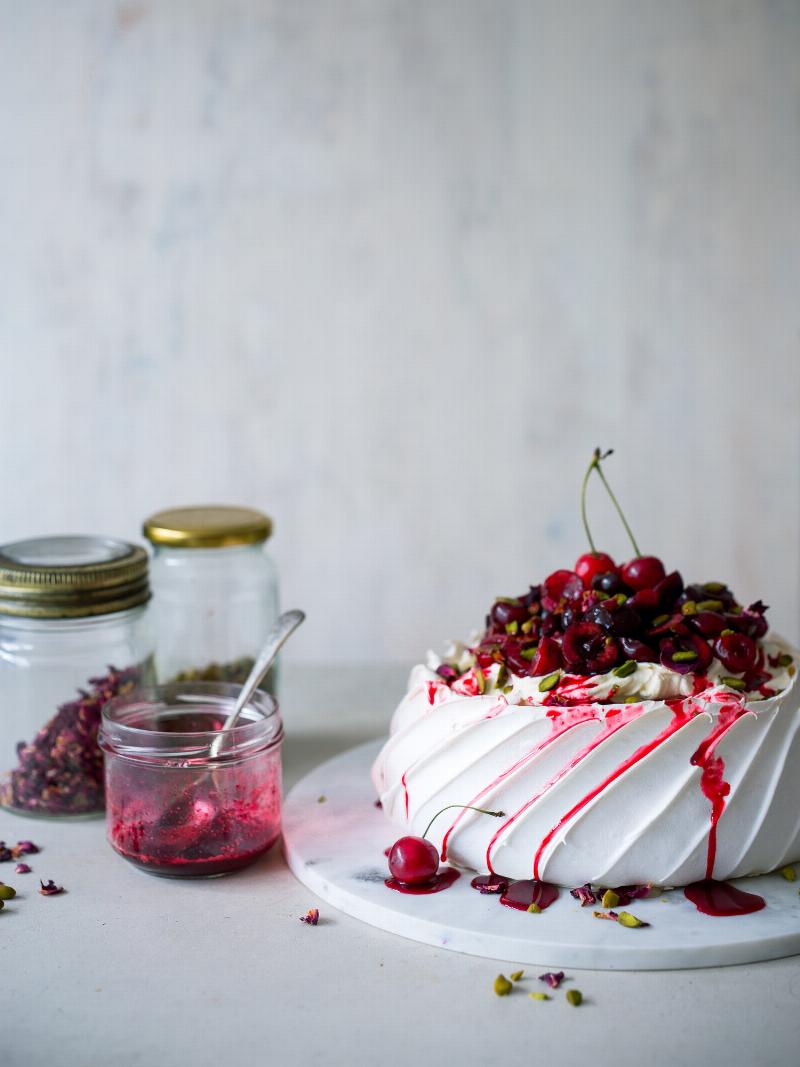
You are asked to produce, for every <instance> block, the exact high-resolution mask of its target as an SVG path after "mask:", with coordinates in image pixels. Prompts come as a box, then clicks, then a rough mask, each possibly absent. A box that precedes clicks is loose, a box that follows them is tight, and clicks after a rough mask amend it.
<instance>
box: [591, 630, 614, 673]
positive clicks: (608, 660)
mask: <svg viewBox="0 0 800 1067" xmlns="http://www.w3.org/2000/svg"><path fill="white" fill-rule="evenodd" d="M618 660H619V645H618V644H617V642H616V640H615V639H614V638H613V637H606V638H605V640H604V641H603V644H602V647H601V648H600V649H599V650H598V651H596V652H594V653H593V654H592V655H591V656H589V658H588V659H587V660H586V666H587V667H588V669H589V671H590V672H591V673H592V674H605V673H606V672H607V671H610V670H611V668H612V667H616V665H617V661H618Z"/></svg>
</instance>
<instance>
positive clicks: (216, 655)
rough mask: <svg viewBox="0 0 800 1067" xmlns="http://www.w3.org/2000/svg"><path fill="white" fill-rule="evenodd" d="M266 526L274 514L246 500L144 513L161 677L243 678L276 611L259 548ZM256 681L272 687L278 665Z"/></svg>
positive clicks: (267, 562) (273, 582)
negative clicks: (244, 503) (245, 504)
mask: <svg viewBox="0 0 800 1067" xmlns="http://www.w3.org/2000/svg"><path fill="white" fill-rule="evenodd" d="M271 532H272V520H271V519H270V518H269V517H268V516H266V515H263V514H262V513H261V512H259V511H252V510H250V509H248V508H236V507H224V506H218V507H217V506H214V507H192V508H173V509H171V510H168V511H161V512H158V513H157V514H155V515H151V517H150V518H149V519H147V520H146V522H145V523H144V535H145V537H147V538H148V540H149V541H150V542H151V544H152V545H153V560H152V564H151V581H152V584H153V594H154V600H153V615H154V625H155V631H156V649H157V652H156V673H157V675H158V680H159V682H162V683H165V684H166V683H169V682H174V681H195V680H196V681H210V682H214V681H220V682H238V683H242V682H244V680H245V679H246V677H247V675H248V674H249V673H250V669H251V667H252V666H253V663H254V661H255V658H256V656H257V655H258V653H259V652H260V651H261V648H262V646H263V644H264V641H265V640H266V637H267V634H268V633H269V631H270V629H271V628H272V625H273V624H274V622H275V620H276V619H277V617H278V614H279V607H278V575H277V570H276V568H275V565H274V563H273V562H272V559H271V558H270V556H269V555H268V554H267V552H266V551H265V549H264V542H265V541H266V540H267V538H268V537H269V536H270V534H271ZM261 688H262V689H265V690H266V691H267V692H271V693H275V692H276V690H277V673H276V667H273V668H272V669H271V670H270V672H269V673H268V674H267V676H266V678H265V680H264V682H263V683H262V686H261Z"/></svg>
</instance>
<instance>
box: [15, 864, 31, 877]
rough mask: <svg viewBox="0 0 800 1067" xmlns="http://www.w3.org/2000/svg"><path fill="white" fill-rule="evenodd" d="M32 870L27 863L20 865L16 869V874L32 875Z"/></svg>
mask: <svg viewBox="0 0 800 1067" xmlns="http://www.w3.org/2000/svg"><path fill="white" fill-rule="evenodd" d="M31 869H32V868H30V867H29V866H28V864H27V863H18V864H17V865H16V867H15V868H14V874H30V873H31Z"/></svg>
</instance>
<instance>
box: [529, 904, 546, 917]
mask: <svg viewBox="0 0 800 1067" xmlns="http://www.w3.org/2000/svg"><path fill="white" fill-rule="evenodd" d="M526 911H527V912H528V914H529V915H541V913H542V909H541V908H540V907H539V905H538V904H529V905H528V907H527V908H526Z"/></svg>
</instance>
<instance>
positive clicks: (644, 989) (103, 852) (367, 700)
mask: <svg viewBox="0 0 800 1067" xmlns="http://www.w3.org/2000/svg"><path fill="white" fill-rule="evenodd" d="M404 679H405V671H404V670H403V669H402V668H398V667H394V666H392V667H376V666H371V667H365V668H358V667H346V668H334V667H321V666H320V667H316V666H315V667H294V668H292V667H287V668H286V669H285V671H284V682H283V691H282V706H283V713H284V718H285V722H286V728H287V737H286V744H285V750H284V776H285V784H286V788H287V789H288V788H291V786H292V784H293V783H294V782H295V781H297V780H298V778H300V777H301V776H302V775H303V774H304V773H306V772H307V771H308V770H310V769H311V768H312V767H313V766H315V765H316V764H317V763H319V762H320V761H322V760H323V759H327V758H329V757H330V756H333V755H335V754H336V753H337V752H340V751H343V750H344V749H346V748H349V747H351V746H352V745H355V744H358V743H360V742H362V741H365V740H367V739H369V738H371V737H377V736H380V735H381V734H382V733H383V732H385V730H386V725H387V722H388V718H389V715H390V713H391V709H392V707H393V706H394V703H395V702H396V700H397V698H398V697H399V695H400V693H401V692H402V689H403V684H404ZM28 837H29V838H32V839H33V840H35V841H37V842H40V843H41V844H42V846H43V851H42V853H41V854H40V855H37V856H34V857H33V858H32V860H31V864H32V866H33V867H34V873H33V874H29V875H20V876H17V875H14V874H13V866H11V865H5V864H4V865H2V867H0V879H2V880H3V881H6V882H9V883H12V884H15V885H16V887H17V889H18V891H19V896H18V897H17V899H16V900H15V901H14V902H13V904H12V905H8V906H7V907H6V909H5V910H4V911H3V913H2V915H0V952H1V953H2V955H1V957H0V958H1V959H2V989H3V992H2V995H1V996H0V1065H2V1067H38V1065H40V1064H41V1065H42V1067H45V1065H46V1067H95V1065H98V1067H99V1065H106V1064H114V1065H117V1067H134V1065H138V1064H155V1065H158V1067H173V1065H183V1064H192V1065H198V1067H205V1065H209V1067H211V1065H213V1067H219V1065H220V1064H226V1065H238V1064H247V1065H251V1064H265V1063H273V1062H275V1063H277V1062H286V1061H287V1060H289V1059H291V1060H293V1061H296V1062H298V1063H300V1064H316V1063H319V1064H338V1063H347V1064H372V1063H376V1064H386V1065H394V1064H397V1065H402V1067H410V1065H416V1064H431V1063H436V1062H444V1061H445V1060H447V1061H453V1062H461V1063H465V1064H496V1063H498V1062H500V1061H505V1062H519V1063H524V1062H532V1061H535V1062H539V1063H545V1064H573V1063H574V1064H579V1063H580V1064H583V1063H584V1062H591V1063H594V1064H600V1065H605V1064H614V1065H616V1067H625V1065H628V1064H631V1065H636V1067H640V1065H641V1064H642V1063H649V1064H654V1063H655V1064H661V1063H664V1064H666V1063H670V1064H674V1063H695V1062H702V1063H708V1064H714V1065H717V1064H748V1065H750V1064H758V1065H760V1064H765V1065H769V1064H776V1065H778V1064H780V1065H781V1067H786V1065H788V1064H794V1063H797V1062H798V1061H800V957H795V958H791V959H785V960H777V961H774V962H770V963H760V964H753V965H749V966H739V967H726V968H716V969H713V970H692V971H669V972H651V973H648V972H601V971H572V972H571V976H572V978H573V982H572V984H573V985H574V986H576V987H578V988H580V989H581V990H582V992H583V994H584V997H585V1001H584V1004H583V1005H582V1006H581V1007H580V1008H573V1007H571V1006H570V1005H569V1004H567V1003H566V1001H565V1000H564V998H563V994H557V995H556V996H555V997H554V999H553V1000H552V1001H550V1002H547V1003H541V1002H536V1001H532V1000H530V999H529V998H528V997H527V996H524V995H523V994H522V993H517V994H515V995H512V996H510V997H505V998H499V997H496V996H495V995H494V993H493V992H492V984H493V981H494V978H495V976H496V975H497V974H498V973H499V972H500V971H504V972H505V973H508V971H509V970H510V969H512V968H510V967H509V965H508V964H507V963H502V964H501V963H497V962H496V961H492V960H485V959H479V958H475V957H471V956H462V955H458V954H456V953H453V952H448V951H446V950H442V949H435V948H430V947H427V946H425V945H420V944H416V943H415V942H412V941H407V940H404V939H402V938H399V937H396V936H394V935H391V934H387V933H384V932H382V931H380V930H376V929H374V928H372V927H370V926H366V925H364V924H362V923H360V922H358V921H357V920H355V919H352V918H350V917H349V916H347V915H343V914H340V913H338V912H335V911H334V910H333V909H331V908H330V907H329V906H327V905H325V904H324V903H323V902H321V901H318V900H316V899H315V898H314V896H313V894H311V893H310V892H309V891H308V890H307V889H305V888H304V887H303V886H302V885H300V884H299V883H298V882H297V881H296V880H295V879H294V877H293V876H292V874H291V873H290V872H289V870H288V868H287V867H286V864H285V862H284V860H283V856H282V854H281V851H280V849H279V848H277V847H276V848H275V849H273V851H272V852H271V853H270V854H269V855H268V856H266V857H265V858H264V859H263V860H262V861H260V862H259V863H257V864H255V865H254V866H253V867H251V868H249V869H248V870H246V871H242V872H240V873H238V874H236V875H232V876H231V877H228V878H220V879H212V880H210V881H188V882H174V881H167V880H163V879H159V878H153V877H150V876H148V875H146V874H142V873H141V872H139V871H137V870H135V869H134V868H133V867H131V866H129V865H128V864H126V863H125V862H123V861H122V860H120V859H119V858H118V857H117V856H115V855H114V854H113V853H112V851H111V850H110V848H109V847H108V845H107V844H106V842H105V837H104V828H103V824H102V822H101V821H89V822H83V823H69V824H64V823H58V824H57V823H53V822H44V821H40V820H31V819H22V818H19V817H18V816H14V815H10V814H8V813H5V812H0V839H5V840H6V841H8V840H9V839H10V840H12V841H16V840H18V839H22V838H28ZM40 876H41V877H42V878H45V879H46V878H50V877H52V878H54V879H55V880H56V881H57V882H58V883H60V884H63V885H64V886H65V887H66V889H67V892H66V893H64V894H63V895H62V896H56V897H47V898H46V897H42V896H40V895H39V894H38V893H37V889H38V878H39V877H40ZM312 905H319V907H320V911H321V915H322V918H321V920H320V923H319V925H318V926H317V927H308V926H305V925H304V924H302V923H300V922H299V921H298V918H299V916H300V915H302V914H304V913H305V911H306V910H307V909H308V908H309V907H311V906H312Z"/></svg>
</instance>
